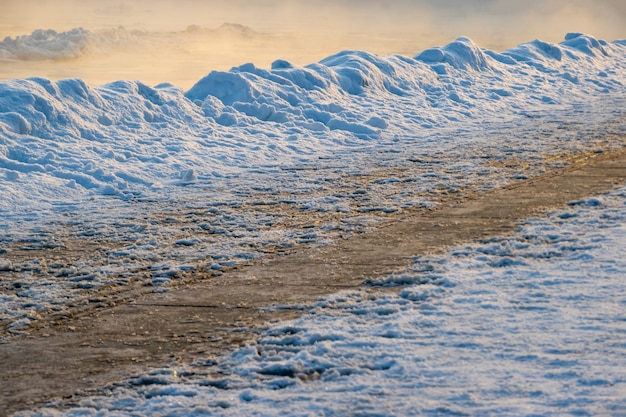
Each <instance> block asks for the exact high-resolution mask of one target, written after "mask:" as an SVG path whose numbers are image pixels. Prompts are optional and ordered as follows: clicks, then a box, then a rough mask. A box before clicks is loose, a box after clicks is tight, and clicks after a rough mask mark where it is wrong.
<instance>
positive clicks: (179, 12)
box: [0, 0, 626, 87]
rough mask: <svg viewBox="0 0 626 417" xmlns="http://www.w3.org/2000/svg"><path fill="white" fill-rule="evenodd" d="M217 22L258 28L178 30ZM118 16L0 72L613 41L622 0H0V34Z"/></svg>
mask: <svg viewBox="0 0 626 417" xmlns="http://www.w3.org/2000/svg"><path fill="white" fill-rule="evenodd" d="M225 22H229V23H239V24H242V25H246V26H249V27H250V28H252V29H254V30H255V31H257V32H261V34H260V35H256V36H254V37H251V38H245V39H244V38H237V37H233V38H229V39H221V38H220V39H216V38H209V37H202V36H197V37H195V38H194V37H193V36H186V35H184V34H181V33H182V32H181V31H183V30H184V29H185V28H187V27H188V26H190V25H198V26H200V27H204V28H216V27H218V26H220V25H221V24H222V23H225ZM119 26H123V27H125V28H126V29H131V30H134V29H137V30H141V31H146V32H148V34H147V36H143V35H142V36H139V37H137V36H136V37H135V38H133V39H131V40H130V41H128V42H126V41H125V40H124V39H122V41H119V39H118V38H116V36H117V35H113V38H111V37H109V38H106V39H105V40H104V41H95V42H92V43H90V44H89V45H88V47H87V48H85V49H86V51H84V53H83V52H81V54H80V56H79V58H75V59H70V60H68V59H64V60H59V59H57V60H47V61H43V60H21V61H12V62H8V61H4V62H1V63H0V64H1V67H0V79H8V78H23V77H27V76H34V75H37V76H44V77H48V78H52V79H59V78H68V77H79V78H83V79H85V80H86V81H88V82H89V83H93V84H100V83H104V82H108V81H112V80H116V79H141V80H142V81H144V82H149V83H158V82H162V81H168V82H172V83H174V84H177V85H180V86H183V87H190V86H191V85H193V83H194V82H195V81H197V80H198V79H199V78H201V77H202V76H204V75H206V74H207V73H208V72H209V71H210V70H214V69H217V70H228V69H230V68H231V67H232V66H236V65H241V64H243V63H247V62H253V63H255V64H256V65H258V66H260V67H269V66H270V65H271V62H273V61H274V60H276V59H287V60H289V61H291V62H292V63H294V64H296V65H306V64H310V63H313V62H317V61H319V60H320V59H323V58H325V57H327V56H329V55H332V54H334V53H336V52H339V51H341V50H346V49H360V50H366V51H368V52H373V53H378V54H381V55H385V54H392V53H398V54H404V55H407V56H414V55H416V54H418V53H419V52H421V51H422V50H424V49H426V48H429V47H432V46H437V45H444V44H446V43H449V42H451V41H453V40H454V39H455V38H457V37H458V36H469V37H470V38H471V39H473V40H474V41H475V42H476V43H478V44H479V45H480V46H482V47H485V48H489V49H494V50H499V51H501V50H504V49H506V48H510V47H513V46H516V45H518V44H520V43H522V42H527V41H531V40H533V39H541V40H544V41H548V42H553V43H557V42H560V41H562V40H563V38H564V35H565V34H566V33H567V32H583V33H588V34H591V35H593V36H595V37H597V38H601V39H605V40H609V41H611V40H615V39H626V0H395V1H394V0H332V1H331V0H315V1H304V0H0V39H3V38H4V37H5V36H11V37H16V36H18V35H26V34H30V33H31V32H32V31H33V30H35V29H54V30H56V31H57V32H62V31H66V30H69V29H72V28H76V27H83V28H85V29H88V30H90V31H99V30H101V29H107V30H109V31H110V30H111V29H112V28H117V27H119ZM164 32H167V33H164ZM116 33H117V32H116ZM57 47H58V45H57ZM61 49H62V47H61Z"/></svg>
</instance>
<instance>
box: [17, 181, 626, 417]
mask: <svg viewBox="0 0 626 417" xmlns="http://www.w3.org/2000/svg"><path fill="white" fill-rule="evenodd" d="M625 225H626V188H620V189H618V190H616V191H613V192H610V193H604V194H602V195H598V196H596V197H591V198H586V199H583V200H578V201H572V202H571V203H570V204H569V208H568V209H566V210H560V211H556V212H553V213H551V214H550V215H549V216H547V217H546V218H538V219H531V220H528V221H526V222H525V223H523V224H522V225H520V226H519V228H518V230H517V231H516V232H515V233H513V234H512V235H509V236H504V237H497V238H491V239H489V240H486V241H483V242H477V243H474V244H468V245H463V246H459V247H453V248H451V249H450V250H449V251H448V252H447V254H445V255H443V256H438V257H420V258H416V259H415V261H414V264H413V266H412V267H411V268H409V269H408V270H406V271H401V272H397V273H395V274H394V275H392V276H390V277H387V278H385V277H383V279H381V281H380V282H378V283H375V284H374V285H376V284H378V285H394V284H397V283H402V286H401V287H400V288H398V292H397V293H396V294H395V295H393V294H387V295H383V294H380V293H378V294H376V293H372V292H370V291H367V290H363V291H356V292H354V291H353V292H343V293H339V294H336V295H333V296H330V297H327V298H323V299H320V300H319V301H318V302H317V303H315V304H313V305H310V306H302V308H303V309H305V310H306V311H307V314H305V315H304V316H303V317H301V318H299V319H297V320H294V321H291V322H283V323H279V324H274V325H271V326H269V327H267V329H265V330H264V331H263V334H262V335H261V337H260V338H259V339H258V340H257V342H256V343H254V344H251V345H248V346H245V347H242V348H240V349H237V350H236V351H234V352H233V353H232V354H228V355H225V356H224V357H220V358H207V359H198V360H197V361H196V362H195V363H193V364H191V365H189V366H172V367H166V368H161V369H155V370H153V371H151V372H146V373H145V374H144V375H136V376H134V377H132V378H129V379H127V380H125V381H120V383H118V384H113V385H111V386H109V387H107V388H106V389H103V390H102V391H101V392H100V393H99V394H97V395H91V396H87V397H83V398H79V399H78V400H73V401H72V402H71V403H64V402H63V401H60V402H58V403H53V404H50V405H49V407H47V408H43V409H40V410H37V411H32V412H23V413H18V414H16V416H24V417H25V416H183V415H184V416H208V415H211V416H242V415H246V416H286V415H288V416H312V415H316V416H321V415H323V416H390V415H402V416H410V415H426V416H442V415H444V416H448V415H454V416H473V415H475V416H484V415H501V416H519V415H533V416H553V415H576V416H597V415H623V414H624V413H625V412H626V396H625V395H624V393H625V392H626V375H625V374H624V369H626V343H625V341H626V282H625V281H624V277H625V276H626V260H625V259H624V256H623V248H624V247H625V245H626V227H625Z"/></svg>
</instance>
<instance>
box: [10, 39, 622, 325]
mask: <svg viewBox="0 0 626 417" xmlns="http://www.w3.org/2000/svg"><path fill="white" fill-rule="evenodd" d="M83 35H84V36H87V35H88V33H87V34H86V33H85V32H81V31H80V30H76V31H72V32H71V33H69V34H55V33H52V32H46V33H40V34H38V35H36V36H35V38H37V39H39V40H40V41H41V42H43V45H44V49H45V48H53V47H54V45H53V46H50V45H49V42H53V44H56V43H55V42H57V41H58V42H59V43H60V44H63V43H68V42H69V41H68V39H70V38H71V39H74V37H80V36H83ZM89 36H91V35H89ZM566 38H567V39H566V40H565V41H564V42H563V43H561V44H548V43H545V42H541V41H533V42H529V43H527V44H523V45H520V46H519V47H516V48H513V49H510V50H508V51H504V52H502V53H497V52H493V51H489V50H485V49H482V48H480V47H479V46H477V45H476V44H474V43H473V42H472V41H471V40H469V39H467V38H459V39H457V40H456V41H454V42H452V43H450V44H449V45H446V46H443V47H440V48H432V49H429V50H427V51H424V52H422V53H419V54H417V55H416V56H415V57H414V58H410V57H405V56H398V55H393V56H377V55H374V54H371V53H367V52H362V51H344V52H341V53H338V54H336V55H334V56H331V57H328V58H326V59H324V60H322V61H321V62H319V63H315V64H311V65H308V66H306V67H297V66H294V65H291V64H290V63H288V62H286V61H282V60H278V61H276V62H275V64H274V65H273V66H272V68H271V69H262V68H258V67H256V66H255V65H253V64H245V65H242V66H239V67H236V68H233V69H232V70H231V71H228V72H219V71H214V72H211V73H210V74H208V75H207V76H206V77H205V78H203V79H201V80H199V81H198V82H197V83H196V85H195V86H194V87H192V88H191V89H190V90H189V91H182V90H181V89H179V88H177V87H175V86H172V85H169V84H161V85H157V86H149V85H147V84H144V83H142V82H139V81H118V82H114V83H109V84H106V85H102V86H97V87H94V86H90V85H87V84H86V83H85V82H83V81H81V80H79V79H67V80H61V81H51V80H48V79H43V78H30V79H16V80H11V81H6V82H2V83H0V195H1V197H2V198H0V231H2V236H1V237H0V245H1V246H0V272H2V271H4V272H6V273H12V274H19V282H15V283H11V285H9V286H10V287H11V291H8V292H6V293H3V295H2V302H1V303H0V321H1V322H2V323H3V325H4V326H9V327H7V328H9V329H13V330H19V329H24V328H27V325H28V324H29V323H30V322H31V321H34V320H37V319H38V317H40V315H41V314H44V315H45V314H47V313H49V312H50V311H57V312H59V311H63V309H64V308H65V305H66V303H68V302H76V301H79V300H80V299H81V297H82V298H84V297H85V295H84V294H85V292H86V291H87V292H89V291H97V289H98V288H100V287H104V286H107V285H109V284H116V285H122V286H124V285H127V283H128V282H129V280H128V279H127V277H128V275H129V274H130V273H132V274H133V276H134V278H133V279H136V280H141V279H144V278H145V279H144V282H142V283H143V284H149V285H152V286H155V287H158V288H162V289H163V290H164V289H165V288H166V287H167V285H168V284H169V283H170V282H171V281H172V280H173V279H175V277H176V276H177V274H178V273H179V272H181V271H185V270H188V269H190V268H193V267H201V268H208V269H210V270H212V271H220V270H221V269H223V268H224V267H225V266H228V265H232V264H233V263H237V262H245V261H246V260H249V259H250V258H256V257H259V256H262V254H263V251H264V250H265V248H271V247H279V248H280V247H283V248H284V247H291V246H293V245H297V244H324V243H325V242H327V241H329V240H332V239H337V238H339V237H342V236H346V235H349V234H350V233H353V232H355V231H356V230H362V229H363V228H366V227H368V226H371V225H372V224H374V223H376V222H377V221H379V220H380V219H381V216H385V215H387V214H389V213H396V212H399V211H402V210H404V209H409V208H412V207H432V206H434V205H436V204H438V202H439V196H440V195H442V193H457V194H459V195H463V193H471V192H473V191H484V190H487V189H492V188H496V187H499V186H502V185H505V184H507V183H510V182H512V181H516V180H519V179H523V178H526V177H528V176H532V175H537V174H541V173H542V172H545V170H546V169H548V168H550V167H552V166H553V165H554V163H553V162H550V159H549V158H546V157H549V156H550V155H559V154H563V153H567V152H572V151H581V150H605V149H610V148H612V147H618V146H621V143H622V142H621V140H617V139H612V136H611V135H613V134H621V135H623V129H624V127H623V120H624V119H623V117H624V111H625V109H626V107H625V106H624V97H626V94H625V93H626V68H625V67H626V60H625V59H624V58H625V53H626V44H625V43H624V42H611V43H608V42H604V41H601V40H597V39H595V38H593V37H591V36H588V35H581V34H568V35H567V37H566ZM37 39H34V38H33V39H30V38H29V39H27V40H22V41H21V43H20V42H17V43H16V44H15V45H18V44H19V45H22V46H24V45H26V46H24V47H28V45H30V44H32V42H35V41H36V40H37ZM11 42H13V41H11V40H5V41H4V43H2V45H3V47H5V48H6V47H8V46H7V45H9V46H10V45H13V43H11ZM46 42H48V43H46ZM14 43H15V42H14ZM19 45H18V46H19ZM37 45H38V46H37V48H41V47H42V46H41V45H42V43H39V44H37ZM45 45H48V46H45ZM615 137H619V136H615ZM507 161H517V162H516V163H513V164H508V163H507ZM550 164H552V165H550ZM360 178H368V179H367V181H365V182H364V181H363V180H359V179H360ZM278 205H280V207H281V208H280V210H263V208H264V207H265V208H272V207H275V206H278ZM160 213H162V217H163V219H162V221H161V219H160V218H158V216H159V215H161V214H160ZM168 213H177V214H178V215H180V216H184V217H185V221H188V223H187V226H188V227H187V226H186V228H184V232H181V228H178V229H177V226H176V225H175V222H176V221H178V222H180V219H176V218H172V219H171V220H172V222H174V223H171V224H172V226H169V224H170V223H169V222H170V219H169V218H168V217H167V215H168ZM297 216H300V218H302V219H303V220H302V222H298V221H296V222H294V221H293V219H294V218H297ZM324 216H325V217H324ZM155 217H156V218H155ZM196 219H197V221H196ZM306 222H309V223H306ZM275 225H281V227H274V226H275ZM73 234H76V235H79V236H81V237H83V238H88V239H92V241H93V242H96V244H98V245H101V246H103V245H104V244H106V243H111V242H112V243H111V245H112V246H115V248H114V249H113V250H111V251H109V252H107V253H105V261H106V264H97V263H94V264H91V265H88V264H85V263H81V264H79V265H68V266H67V267H63V268H62V269H60V270H57V271H54V273H49V274H47V275H46V277H45V279H42V278H41V276H39V275H37V274H34V273H31V272H29V271H44V275H45V271H46V270H47V269H46V268H49V267H50V265H47V264H46V261H45V260H44V259H41V260H40V259H33V260H32V261H30V262H28V263H27V264H19V263H15V262H13V263H11V262H9V261H8V260H7V259H5V258H6V257H3V254H4V253H5V250H6V249H5V248H6V247H8V246H9V245H11V244H12V243H15V242H18V243H19V245H21V246H23V247H28V248H34V249H36V248H37V247H48V248H49V247H58V246H61V245H62V242H61V239H62V238H63V237H66V236H69V237H71V236H72V235H73ZM154 259H159V261H158V262H157V261H154ZM140 270H143V271H150V273H149V274H147V277H143V276H142V277H143V278H142V277H139V276H137V274H135V273H134V272H133V271H140ZM154 271H157V272H154ZM16 285H17V287H15V286H16ZM14 287H15V288H17V289H18V290H19V291H14Z"/></svg>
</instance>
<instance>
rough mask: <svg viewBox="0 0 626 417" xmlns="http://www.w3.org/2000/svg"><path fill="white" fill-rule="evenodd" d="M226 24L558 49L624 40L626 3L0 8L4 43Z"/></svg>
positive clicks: (136, 0)
mask: <svg viewBox="0 0 626 417" xmlns="http://www.w3.org/2000/svg"><path fill="white" fill-rule="evenodd" d="M223 22H235V23H241V24H244V25H248V26H250V27H252V28H254V29H257V30H260V31H305V30H306V31H322V32H324V31H326V32H328V31H331V32H342V31H368V32H388V31H395V32H405V33H415V34H423V33H426V34H428V33H432V34H439V33H443V34H446V35H448V36H450V37H456V36H459V35H467V36H470V37H472V38H475V39H476V40H478V41H481V40H483V41H484V40H486V39H487V38H489V37H493V38H496V39H497V38H500V39H504V41H505V42H507V43H508V42H514V43H515V42H518V40H519V41H522V40H532V39H535V38H543V39H545V40H548V41H555V42H556V41H559V40H561V39H562V37H563V35H564V34H565V33H566V32H568V31H582V32H586V33H590V34H592V35H595V36H597V37H600V38H603V39H607V40H614V39H618V38H619V39H623V38H626V1H625V0H523V1H520V0H395V1H394V0H384V1H383V0H334V1H331V0H316V1H304V0H0V31H1V32H2V34H3V35H5V36H6V35H12V36H15V35H18V34H22V33H20V31H22V32H24V33H28V32H29V31H32V30H33V29H38V28H52V29H57V30H59V29H62V30H65V29H69V28H72V27H76V26H83V27H86V28H89V29H91V28H96V27H111V26H118V25H124V26H127V27H130V28H138V29H148V30H153V29H167V30H181V29H184V28H185V27H186V26H187V25H190V24H197V25H201V26H207V27H214V26H217V25H219V24H221V23H223Z"/></svg>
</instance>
